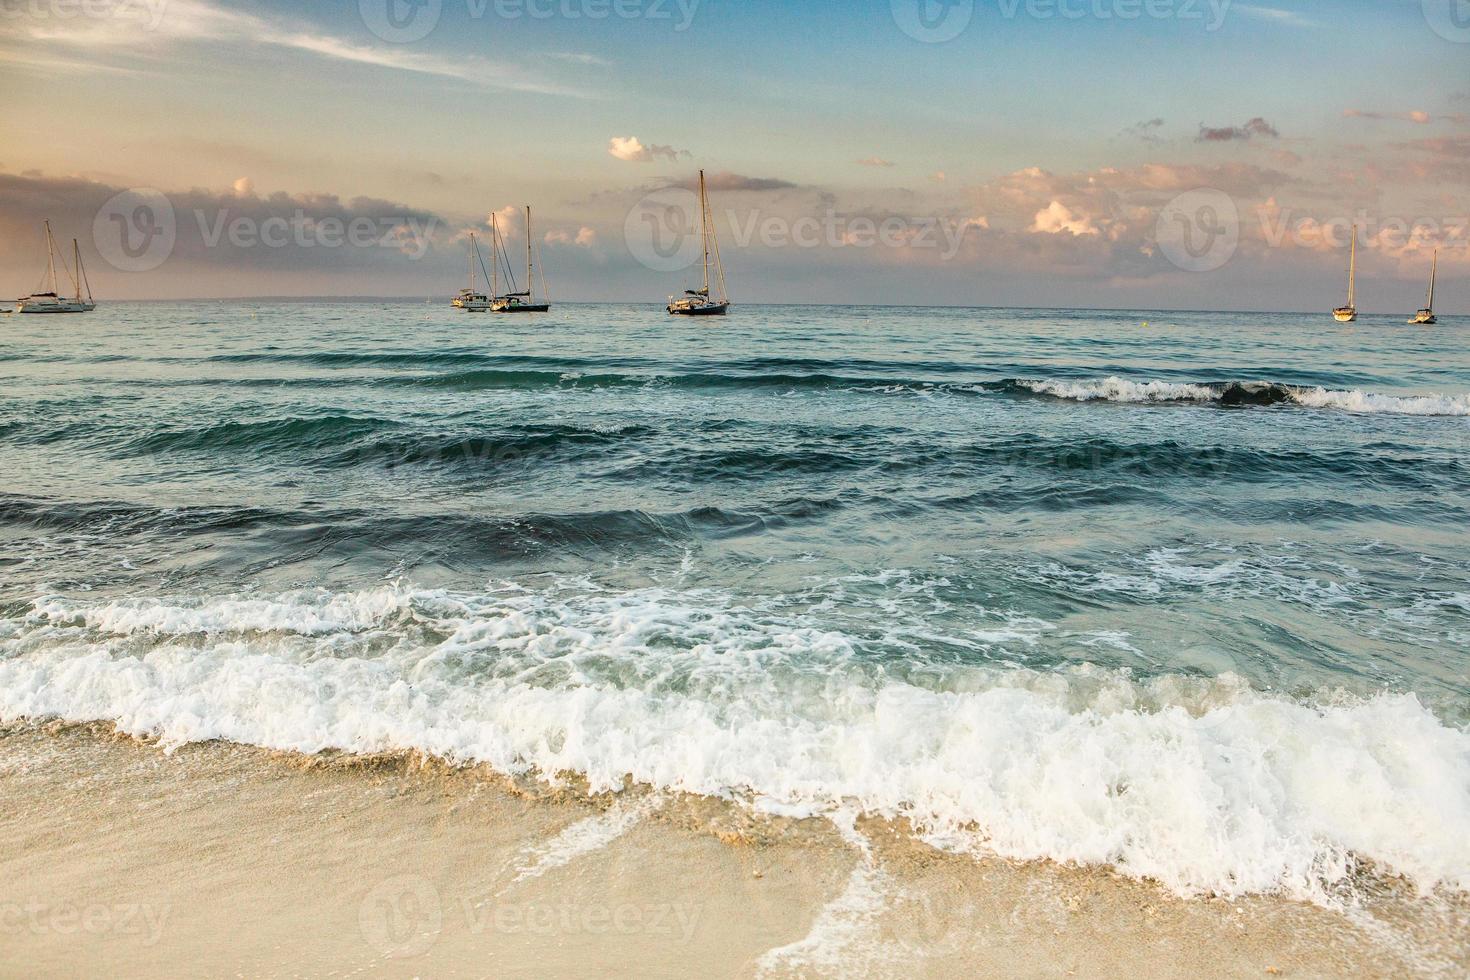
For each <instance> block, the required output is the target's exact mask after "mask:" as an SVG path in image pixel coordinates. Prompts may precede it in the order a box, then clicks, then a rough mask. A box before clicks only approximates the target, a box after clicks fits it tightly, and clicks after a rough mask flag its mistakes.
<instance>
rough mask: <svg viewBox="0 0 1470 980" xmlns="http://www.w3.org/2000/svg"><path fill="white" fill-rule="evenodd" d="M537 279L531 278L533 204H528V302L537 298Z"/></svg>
mask: <svg viewBox="0 0 1470 980" xmlns="http://www.w3.org/2000/svg"><path fill="white" fill-rule="evenodd" d="M535 293H536V280H535V279H532V278H531V205H529V204H527V205H526V302H528V303H529V302H531V301H533V300H535V298H536V296H535Z"/></svg>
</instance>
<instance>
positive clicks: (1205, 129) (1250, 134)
mask: <svg viewBox="0 0 1470 980" xmlns="http://www.w3.org/2000/svg"><path fill="white" fill-rule="evenodd" d="M1257 136H1265V137H1268V138H1270V139H1273V140H1274V139H1280V138H1281V134H1280V133H1279V132H1277V130H1276V127H1275V126H1273V125H1271V124H1270V123H1268V122H1267V121H1266V120H1264V119H1262V118H1261V117H1260V116H1257V117H1256V118H1254V119H1252V120H1251V121H1250V122H1248V123H1246V124H1245V125H1244V126H1220V127H1213V126H1206V125H1204V124H1203V123H1201V124H1200V127H1199V136H1198V137H1197V138H1196V140H1195V142H1197V143H1230V142H1234V141H1242V142H1244V141H1247V140H1253V139H1255V138H1256V137H1257Z"/></svg>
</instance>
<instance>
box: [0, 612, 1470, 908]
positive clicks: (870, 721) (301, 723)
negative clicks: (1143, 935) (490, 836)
mask: <svg viewBox="0 0 1470 980" xmlns="http://www.w3.org/2000/svg"><path fill="white" fill-rule="evenodd" d="M7 627H8V628H7V629H4V630H0V718H3V719H5V720H13V719H16V718H22V717H30V718H47V717H57V718H64V719H68V720H74V721H83V720H107V721H112V722H116V723H117V724H118V725H119V727H120V728H121V729H123V730H124V731H127V732H131V733H135V734H148V735H153V736H157V737H159V738H160V739H161V740H162V741H163V743H164V744H165V745H166V746H176V745H179V744H182V743H186V742H191V741H198V740H205V739H215V738H222V739H229V740H233V741H238V742H244V743H251V744H257V745H263V746H268V747H271V748H278V749H286V750H297V751H302V752H317V751H321V750H325V749H337V750H345V751H353V752H371V751H379V750H391V749H419V750H423V751H426V752H429V753H432V754H435V755H438V756H441V757H444V758H446V759H449V760H452V761H461V762H471V761H473V762H483V763H487V764H489V765H492V766H494V767H496V768H498V769H501V770H502V771H506V772H513V773H524V772H530V771H538V772H541V773H557V772H563V771H573V772H577V773H581V774H583V775H584V776H585V778H586V780H587V781H588V783H589V784H590V786H591V788H592V789H593V790H594V791H618V790H620V789H621V788H622V787H623V785H624V780H625V778H626V777H628V776H631V777H632V778H633V779H634V780H636V781H637V782H640V783H643V784H647V785H651V786H653V787H655V788H658V789H663V790H672V791H687V792H692V793H699V794H706V795H715V796H721V797H725V798H737V799H744V800H748V801H749V802H751V803H753V804H755V805H757V806H766V807H768V808H771V809H777V810H780V811H781V812H788V813H808V814H827V815H831V814H834V813H837V812H840V811H842V810H843V809H844V808H853V809H856V810H859V811H862V812H867V813H873V814H880V815H904V816H907V817H908V818H910V819H911V820H912V821H913V822H914V823H915V824H916V825H917V826H918V828H919V829H920V831H921V832H926V833H930V834H935V835H940V836H944V835H950V836H954V835H963V834H965V833H967V832H972V831H973V829H974V828H980V833H979V834H978V836H975V837H973V839H974V840H975V841H976V843H977V846H983V847H985V848H986V849H988V850H990V851H993V852H997V853H1000V854H1002V855H1006V856H1012V857H1018V858H1027V859H1030V858H1052V859H1055V860H1059V861H1077V862H1084V863H1098V864H1110V865H1113V866H1115V867H1117V868H1118V869H1120V870H1121V871H1123V872H1125V873H1128V874H1133V875H1140V876H1150V877H1153V878H1156V879H1158V880H1159V881H1161V882H1163V883H1164V884H1166V885H1168V886H1170V887H1172V888H1174V889H1175V890H1177V891H1179V892H1180V893H1184V894H1192V893H1199V892H1205V891H1214V892H1219V893H1224V894H1241V893H1248V892H1265V891H1276V892H1282V893H1286V894H1290V895H1295V896H1299V897H1306V898H1322V897H1324V896H1326V895H1327V894H1328V893H1329V891H1330V890H1331V886H1332V885H1333V884H1334V883H1336V884H1341V883H1342V882H1344V881H1346V880H1347V879H1348V878H1349V877H1350V874H1351V871H1352V862H1353V859H1354V858H1355V857H1356V858H1366V859H1371V860H1372V861H1374V862H1376V863H1377V864H1378V865H1379V866H1380V867H1381V868H1383V869H1384V870H1387V871H1389V872H1394V873H1398V874H1402V875H1404V876H1406V877H1407V878H1409V879H1411V880H1412V881H1414V882H1415V883H1417V884H1418V885H1419V886H1420V887H1421V888H1423V889H1426V890H1427V889H1432V888H1434V887H1436V886H1441V887H1448V888H1455V889H1462V890H1470V848H1466V847H1465V841H1466V840H1467V839H1470V733H1467V732H1466V731H1464V730H1461V729H1459V728H1455V727H1452V726H1449V725H1447V724H1445V723H1443V722H1442V721H1440V720H1439V719H1437V718H1436V717H1435V716H1434V714H1433V713H1431V712H1430V711H1429V710H1428V709H1426V708H1425V707H1424V705H1423V704H1421V703H1420V702H1419V701H1418V700H1417V699H1416V698H1415V697H1413V696H1412V695H1393V694H1383V695H1380V696H1377V697H1374V698H1371V699H1366V700H1365V699H1354V698H1349V697H1346V696H1339V697H1337V698H1328V699H1326V700H1323V701H1321V702H1319V703H1311V704H1308V703H1302V702H1299V701H1293V700H1288V699H1286V698H1284V697H1278V696H1271V695H1265V694H1261V693H1259V692H1256V691H1253V690H1252V689H1251V688H1250V687H1249V686H1248V685H1246V684H1245V683H1244V682H1243V681H1241V680H1240V679H1238V678H1234V677H1230V676H1226V677H1222V678H1218V679H1214V680H1207V679H1191V678H1186V677H1182V676H1166V677H1161V678H1156V679H1152V680H1149V681H1139V680H1135V679H1133V678H1131V677H1129V676H1128V675H1126V674H1122V673H1115V672H1110V671H1105V670H1102V669H1100V668H1095V667H1082V668H1073V669H1069V670H1065V671H1055V672H1036V671H1028V670H1020V669H1001V668H979V667H949V668H945V669H943V670H941V669H939V668H936V667H933V666H932V665H931V666H930V667H929V669H927V670H925V671H916V672H914V673H913V674H912V675H906V674H904V673H903V672H902V671H897V670H894V669H893V667H892V665H891V664H874V663H873V660H872V658H869V657H864V656H861V655H859V654H860V651H861V649H862V643H863V642H864V641H863V640H861V639H859V638H856V637H852V636H848V635H846V634H844V633H842V632H839V631H836V630H834V629H830V628H823V627H822V625H821V624H820V621H818V620H816V619H814V618H813V619H810V620H808V619H806V618H803V617H802V616H800V615H798V614H795V613H774V612H771V611H769V610H765V611H763V610H762V609H760V608H759V607H758V605H755V604H752V603H751V602H750V601H748V600H747V601H746V602H745V603H739V602H736V601H735V600H734V599H731V598H728V597H722V596H720V595H719V594H717V593H713V592H710V591H697V592H696V591H689V592H675V591H669V590H643V591H635V592H628V593H611V592H599V591H592V590H588V589H585V588H575V587H571V586H563V587H556V586H547V587H546V588H545V589H544V590H543V591H528V590H525V589H519V588H513V587H505V588H500V589H496V590H493V591H491V592H489V593H486V594H475V595H469V594H453V593H446V592H437V591H412V590H409V589H396V590H395V589H381V590H374V591H368V592H363V593H357V594H349V595H334V594H330V593H296V594H291V595H284V596H277V597H274V598H272V599H259V598H247V599H192V600H188V601H182V600H176V601H165V600H153V601H143V600H135V601H132V602H128V603H86V602H77V601H72V600H62V599H57V598H51V599H46V600H44V601H41V602H38V603H36V604H35V606H34V608H33V609H32V610H31V611H30V612H29V613H28V614H27V615H26V616H24V617H22V619H21V620H20V621H19V622H17V621H16V620H11V621H9V623H8V624H7ZM594 836H595V835H594Z"/></svg>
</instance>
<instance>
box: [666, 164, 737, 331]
mask: <svg viewBox="0 0 1470 980" xmlns="http://www.w3.org/2000/svg"><path fill="white" fill-rule="evenodd" d="M699 211H700V215H699V221H700V234H701V236H702V239H703V242H704V286H703V287H702V288H700V289H686V290H685V291H684V295H683V296H679V297H674V296H670V297H669V307H668V309H669V315H670V316H724V315H725V314H726V313H727V312H729V309H730V294H729V293H728V292H727V291H726V289H725V263H724V262H722V261H720V240H719V238H717V237H716V236H715V229H714V221H713V220H712V217H711V215H710V209H709V191H708V190H707V189H706V187H705V183H704V171H703V170H701V171H700V172H699ZM711 252H713V255H714V260H715V271H716V273H717V277H718V280H719V286H720V291H719V294H718V295H717V296H716V295H711V293H710V285H711V283H710V276H709V262H710V255H711Z"/></svg>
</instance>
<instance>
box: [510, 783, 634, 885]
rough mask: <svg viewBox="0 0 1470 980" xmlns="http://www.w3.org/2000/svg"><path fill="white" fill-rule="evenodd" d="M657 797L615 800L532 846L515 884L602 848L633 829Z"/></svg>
mask: <svg viewBox="0 0 1470 980" xmlns="http://www.w3.org/2000/svg"><path fill="white" fill-rule="evenodd" d="M656 800H657V798H656V797H647V798H644V799H641V800H637V801H622V802H618V803H615V804H613V806H612V807H611V808H610V809H608V811H607V812H606V813H599V814H597V815H596V816H594V817H587V818H586V819H585V820H578V821H577V822H576V823H574V824H572V825H571V826H570V827H568V828H567V829H566V830H563V831H562V832H561V833H559V834H557V835H556V836H555V837H553V838H552V839H551V840H549V841H546V842H545V843H544V844H537V845H535V846H533V847H531V848H530V849H529V850H527V852H526V853H525V854H523V855H522V857H521V861H520V863H519V865H518V866H517V868H516V876H515V879H514V880H513V881H512V882H511V884H512V885H519V884H520V883H521V882H523V881H531V880H532V879H535V878H540V877H541V876H542V875H544V874H546V873H548V872H550V871H555V870H556V869H557V868H564V867H566V866H567V865H568V864H571V863H572V862H573V861H575V860H577V859H578V858H580V857H582V856H583V855H585V854H591V853H592V852H593V851H599V850H601V849H602V848H604V847H606V846H607V845H609V844H611V843H612V842H613V841H615V840H617V839H618V838H619V837H621V836H623V835H624V834H626V833H627V832H628V831H630V830H632V829H633V827H634V826H636V825H637V824H638V822H639V821H640V820H642V819H643V818H644V817H645V816H647V815H648V812H649V811H650V810H651V809H652V808H653V804H654V803H655V802H656Z"/></svg>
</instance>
